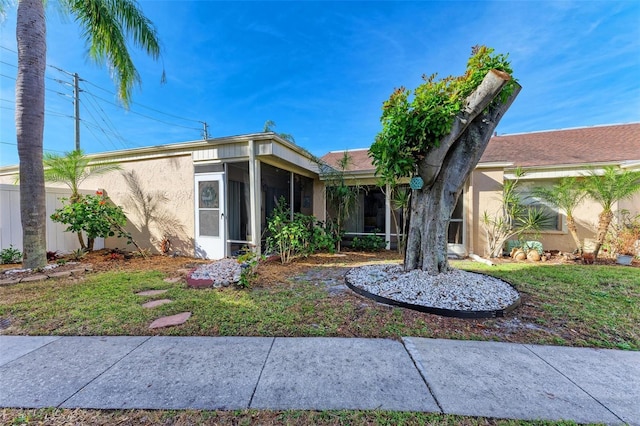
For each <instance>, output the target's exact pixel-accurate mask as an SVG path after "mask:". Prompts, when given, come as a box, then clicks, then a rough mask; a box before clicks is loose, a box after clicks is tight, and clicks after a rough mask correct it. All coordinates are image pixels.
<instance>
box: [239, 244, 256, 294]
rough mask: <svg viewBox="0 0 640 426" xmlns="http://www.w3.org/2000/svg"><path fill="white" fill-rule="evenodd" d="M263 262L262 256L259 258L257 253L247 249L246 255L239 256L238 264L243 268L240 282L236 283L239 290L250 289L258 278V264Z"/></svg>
mask: <svg viewBox="0 0 640 426" xmlns="http://www.w3.org/2000/svg"><path fill="white" fill-rule="evenodd" d="M260 260H262V256H258V255H257V254H256V253H255V252H253V251H251V250H250V249H248V248H246V249H245V250H244V254H242V255H240V256H238V263H240V265H241V267H242V271H241V272H240V281H238V282H237V283H236V286H237V287H239V288H250V287H251V285H252V284H253V283H254V282H255V280H256V278H257V277H258V273H257V269H258V264H259V263H260Z"/></svg>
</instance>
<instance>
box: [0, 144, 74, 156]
mask: <svg viewBox="0 0 640 426" xmlns="http://www.w3.org/2000/svg"><path fill="white" fill-rule="evenodd" d="M0 144H2V145H11V146H16V147H17V146H18V144H17V143H16V142H5V141H0ZM42 150H43V151H46V152H60V153H62V154H64V153H65V151H58V150H57V149H48V148H42Z"/></svg>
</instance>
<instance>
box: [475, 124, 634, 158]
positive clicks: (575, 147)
mask: <svg viewBox="0 0 640 426" xmlns="http://www.w3.org/2000/svg"><path fill="white" fill-rule="evenodd" d="M634 160H640V123H633V124H615V125H608V126H593V127H581V128H575V129H566V130H550V131H544V132H534V133H520V134H513V135H504V136H494V137H492V138H491V141H490V142H489V145H488V146H487V149H486V150H485V152H484V154H483V155H482V158H481V159H480V163H493V162H510V163H513V164H514V166H522V167H539V166H553V165H565V164H566V165H571V164H573V165H578V164H593V163H609V162H618V161H620V162H622V161H634Z"/></svg>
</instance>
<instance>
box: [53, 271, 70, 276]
mask: <svg viewBox="0 0 640 426" xmlns="http://www.w3.org/2000/svg"><path fill="white" fill-rule="evenodd" d="M48 275H49V278H62V277H69V276H71V271H61V272H53V273H51V274H48Z"/></svg>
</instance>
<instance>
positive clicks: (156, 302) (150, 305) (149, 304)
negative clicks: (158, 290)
mask: <svg viewBox="0 0 640 426" xmlns="http://www.w3.org/2000/svg"><path fill="white" fill-rule="evenodd" d="M171 302H173V300H171V299H160V300H152V301H151V302H147V303H145V304H144V305H142V307H143V308H155V307H156V306H160V305H164V304H167V303H171Z"/></svg>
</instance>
